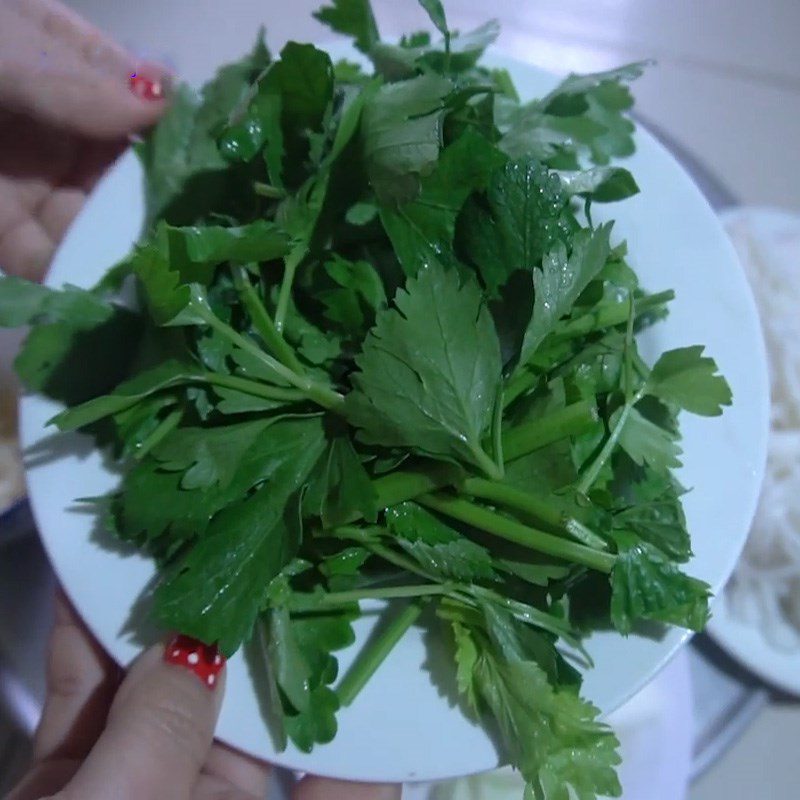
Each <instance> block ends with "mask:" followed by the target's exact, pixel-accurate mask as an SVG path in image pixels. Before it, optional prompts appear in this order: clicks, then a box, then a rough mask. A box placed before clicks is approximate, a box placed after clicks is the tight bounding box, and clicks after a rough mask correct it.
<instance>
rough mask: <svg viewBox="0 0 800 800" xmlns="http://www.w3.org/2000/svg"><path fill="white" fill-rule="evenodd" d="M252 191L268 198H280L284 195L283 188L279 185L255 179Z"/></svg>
mask: <svg viewBox="0 0 800 800" xmlns="http://www.w3.org/2000/svg"><path fill="white" fill-rule="evenodd" d="M253 191H254V192H255V193H256V194H257V195H258V196H259V197H267V198H269V199H270V200H281V199H283V198H284V197H286V190H285V189H281V188H280V187H279V186H273V185H272V184H270V183H263V182H262V181H255V182H254V183H253Z"/></svg>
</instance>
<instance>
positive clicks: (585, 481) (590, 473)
mask: <svg viewBox="0 0 800 800" xmlns="http://www.w3.org/2000/svg"><path fill="white" fill-rule="evenodd" d="M643 395H644V392H643V391H642V390H639V391H638V392H637V393H636V394H635V395H634V396H633V397H632V398H631V402H629V403H625V405H624V406H623V408H622V413H621V414H620V415H619V419H618V420H617V424H616V425H615V426H614V430H612V431H611V433H610V434H609V436H608V439H606V443H605V444H604V445H603V449H602V450H601V451H600V452H599V453H598V454H597V458H595V460H594V461H593V462H592V463H591V464H590V465H589V466H588V467H587V468H586V471H585V472H584V473H583V475H582V476H581V479H580V481H578V486H577V492H578V494H584V495H585V494H588V493H589V490H590V489H591V488H592V486H593V485H594V482H595V481H596V480H597V476H598V475H599V474H600V471H601V470H602V469H603V467H604V466H605V464H606V462H607V461H608V459H609V458H611V454H612V453H613V452H614V448H615V447H616V446H617V442H619V437H620V436H621V435H622V429H623V428H624V427H625V423H626V422H627V421H628V417H629V416H630V414H631V409H632V408H633V407H634V406H635V405H636V404H637V403H638V402H639V401H640V400H641V399H642V397H643Z"/></svg>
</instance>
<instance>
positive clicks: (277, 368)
mask: <svg viewBox="0 0 800 800" xmlns="http://www.w3.org/2000/svg"><path fill="white" fill-rule="evenodd" d="M205 319H206V322H207V323H208V324H209V325H210V326H211V327H212V328H213V329H214V330H216V331H217V332H219V333H220V334H222V335H223V336H224V337H225V338H227V339H228V340H229V341H231V342H233V343H234V344H235V345H236V346H237V347H240V348H241V349H242V350H244V351H245V352H247V353H250V355H252V356H253V357H254V358H257V359H258V360H259V361H260V362H261V363H262V364H264V366H266V367H268V368H269V369H270V370H271V371H272V372H274V373H275V375H276V377H277V378H278V379H282V380H285V381H286V382H287V383H290V384H291V385H292V386H294V387H296V388H297V389H300V391H301V392H303V393H304V394H305V395H307V396H308V397H309V398H310V399H311V400H313V401H314V402H315V403H318V404H319V405H321V406H322V407H323V408H327V409H331V410H337V409H339V408H341V406H342V404H343V403H344V397H342V395H340V394H339V393H338V392H335V391H334V390H333V389H331V388H330V387H328V386H322V385H321V384H318V383H317V382H316V381H313V380H311V379H310V378H308V377H305V376H300V375H298V374H296V373H295V372H294V371H292V370H291V369H289V368H288V367H287V366H285V365H284V364H281V362H280V361H278V360H277V359H275V358H273V357H272V356H271V355H269V353H265V352H264V351H263V350H262V349H261V348H260V347H259V346H258V345H257V344H256V343H255V342H254V341H252V340H251V339H248V338H246V337H245V336H242V334H241V333H239V332H238V331H235V330H234V329H233V328H231V326H230V325H228V324H227V323H225V322H223V321H222V320H221V319H220V318H219V317H218V316H217V315H216V314H214V313H213V312H208V313H207V314H206V315H205ZM276 326H277V322H276Z"/></svg>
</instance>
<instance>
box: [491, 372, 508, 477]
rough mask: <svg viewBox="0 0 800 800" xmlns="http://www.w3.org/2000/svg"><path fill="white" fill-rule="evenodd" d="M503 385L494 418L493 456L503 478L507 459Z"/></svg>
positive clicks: (500, 388) (496, 401) (495, 406)
mask: <svg viewBox="0 0 800 800" xmlns="http://www.w3.org/2000/svg"><path fill="white" fill-rule="evenodd" d="M503 407H504V406H503V385H502V384H500V386H499V387H498V389H497V398H496V400H495V402H494V413H493V416H492V456H493V458H494V463H495V464H497V467H498V469H499V470H500V472H501V475H500V477H501V478H502V477H503V475H504V474H505V457H504V456H503Z"/></svg>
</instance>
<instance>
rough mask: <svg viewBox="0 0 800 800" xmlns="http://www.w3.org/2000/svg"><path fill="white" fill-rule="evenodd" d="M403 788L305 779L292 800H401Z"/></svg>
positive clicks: (298, 785)
mask: <svg viewBox="0 0 800 800" xmlns="http://www.w3.org/2000/svg"><path fill="white" fill-rule="evenodd" d="M402 791H403V787H402V786H401V785H400V784H390V783H351V782H349V781H334V780H330V779H329V778H317V777H316V776H314V775H309V776H308V777H307V778H303V780H302V781H300V783H298V784H297V786H296V787H295V790H294V792H292V800H400V795H401V793H402Z"/></svg>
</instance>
